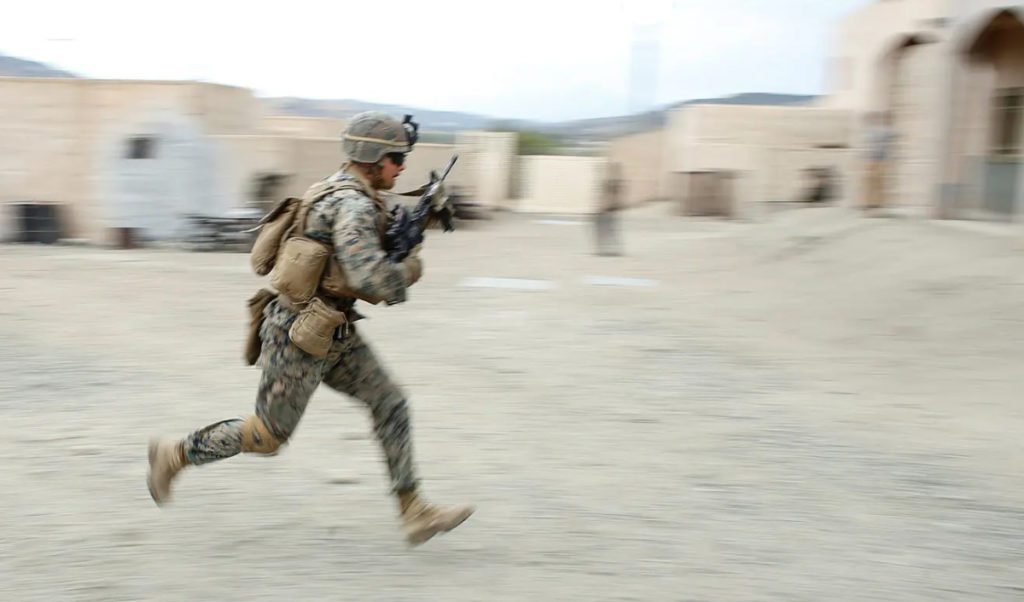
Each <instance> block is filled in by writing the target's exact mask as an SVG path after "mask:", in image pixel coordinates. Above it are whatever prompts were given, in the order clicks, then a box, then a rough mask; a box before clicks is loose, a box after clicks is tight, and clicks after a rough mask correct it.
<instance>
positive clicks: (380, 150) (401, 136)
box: [341, 111, 419, 163]
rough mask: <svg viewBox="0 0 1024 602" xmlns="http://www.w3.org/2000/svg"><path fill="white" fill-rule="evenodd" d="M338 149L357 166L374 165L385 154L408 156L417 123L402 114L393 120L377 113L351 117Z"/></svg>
mask: <svg viewBox="0 0 1024 602" xmlns="http://www.w3.org/2000/svg"><path fill="white" fill-rule="evenodd" d="M341 138H342V144H341V146H342V149H343V150H344V151H345V154H346V155H348V158H349V159H350V160H352V161H357V162H359V163H376V162H378V161H380V160H381V159H383V158H384V155H386V154H388V153H408V152H410V151H412V147H413V145H414V144H416V140H417V139H418V138H419V124H418V123H416V122H415V121H413V120H412V115H406V116H405V120H404V121H402V122H399V121H398V120H397V119H395V118H394V117H392V116H391V115H388V114H387V113H384V112H381V111H366V112H363V113H359V114H358V115H356V116H354V117H353V118H352V120H351V121H349V123H348V127H346V128H345V132H344V134H342V136H341Z"/></svg>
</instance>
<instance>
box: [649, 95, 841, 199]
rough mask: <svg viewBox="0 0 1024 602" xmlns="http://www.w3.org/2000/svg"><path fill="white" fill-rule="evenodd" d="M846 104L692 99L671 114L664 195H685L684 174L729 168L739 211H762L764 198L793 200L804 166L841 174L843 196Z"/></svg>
mask: <svg viewBox="0 0 1024 602" xmlns="http://www.w3.org/2000/svg"><path fill="white" fill-rule="evenodd" d="M851 135H852V134H851V127H850V120H849V113H848V111H845V110H842V109H830V108H824V107H818V106H797V107H772V106H765V107H762V106H734V105H692V106H687V107H682V108H680V109H677V110H675V111H673V112H672V113H670V114H669V118H668V120H667V126H666V131H665V133H664V137H663V143H664V144H663V148H664V164H665V166H666V172H668V173H669V174H679V175H675V176H673V175H668V176H667V177H668V183H667V184H666V188H665V196H667V197H668V198H671V199H674V200H676V201H681V200H682V199H683V195H685V194H687V191H688V190H689V187H688V185H687V179H686V176H685V174H687V173H695V172H705V171H730V172H733V174H734V176H735V179H734V180H733V181H732V184H731V187H732V190H733V193H734V195H735V199H736V202H735V204H734V210H735V212H736V213H735V214H736V215H738V216H741V217H742V216H750V215H753V214H756V213H757V211H758V205H759V203H763V202H773V201H795V200H798V199H799V198H800V192H801V190H802V189H803V187H804V186H805V184H806V182H807V174H806V170H807V169H809V168H816V167H831V168H833V169H835V170H837V171H838V172H839V174H840V179H841V181H842V186H841V188H840V190H841V192H842V193H843V197H842V199H841V200H842V201H843V202H849V198H850V195H852V194H853V190H852V186H851V184H852V182H853V181H854V176H853V174H852V173H851V171H852V170H853V169H854V166H853V165H852V162H851V153H850V151H849V148H848V147H849V146H850V139H851Z"/></svg>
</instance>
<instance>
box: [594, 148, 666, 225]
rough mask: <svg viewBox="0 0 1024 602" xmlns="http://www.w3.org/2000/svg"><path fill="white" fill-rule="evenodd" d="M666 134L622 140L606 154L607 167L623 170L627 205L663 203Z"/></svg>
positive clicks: (664, 193) (664, 194)
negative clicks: (610, 165)
mask: <svg viewBox="0 0 1024 602" xmlns="http://www.w3.org/2000/svg"><path fill="white" fill-rule="evenodd" d="M665 137H666V134H665V130H664V129H658V130H653V131H650V132H642V133H639V134H633V135H632V136H623V137H621V138H617V139H615V140H612V141H611V143H610V144H609V146H608V150H607V152H606V157H607V160H608V161H609V162H610V163H618V164H619V165H621V166H622V177H623V179H624V180H625V187H626V189H625V199H624V202H625V204H626V205H629V206H632V205H639V204H641V203H645V202H648V201H652V200H656V199H663V198H665V197H666V196H667V193H668V187H669V178H668V174H669V171H668V169H667V166H666V161H665V155H666V143H665Z"/></svg>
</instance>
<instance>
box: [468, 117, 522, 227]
mask: <svg viewBox="0 0 1024 602" xmlns="http://www.w3.org/2000/svg"><path fill="white" fill-rule="evenodd" d="M455 148H456V152H458V153H459V163H458V164H457V166H456V172H457V173H455V174H453V175H456V176H457V177H456V178H455V179H454V180H453V181H454V184H455V185H456V186H458V187H460V188H461V189H464V190H465V191H466V194H468V195H469V196H470V197H471V198H472V200H473V201H474V202H477V203H480V204H482V205H484V206H485V207H489V208H491V209H499V208H509V206H510V205H509V198H510V196H511V186H512V178H513V170H514V169H515V166H516V135H515V134H513V133H504V132H477V131H467V132H459V133H458V134H456V137H455Z"/></svg>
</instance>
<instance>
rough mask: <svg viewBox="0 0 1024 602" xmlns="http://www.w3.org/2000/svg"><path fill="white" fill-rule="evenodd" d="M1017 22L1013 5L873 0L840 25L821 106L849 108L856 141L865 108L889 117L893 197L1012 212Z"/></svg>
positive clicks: (1020, 41)
mask: <svg viewBox="0 0 1024 602" xmlns="http://www.w3.org/2000/svg"><path fill="white" fill-rule="evenodd" d="M1022 19H1024V3H1021V2H999V1H994V0H876V1H874V2H872V3H870V4H869V5H867V6H866V7H864V8H863V9H861V10H859V11H857V12H855V13H854V14H852V15H850V16H849V17H848V18H847V19H845V20H844V21H843V22H842V23H841V24H840V26H839V35H838V39H837V44H836V47H835V50H834V56H833V58H832V60H831V61H830V82H831V88H832V89H831V91H830V94H829V96H828V97H827V98H825V99H824V100H823V104H824V105H825V106H829V107H833V108H840V109H846V110H849V111H850V114H851V120H852V123H853V125H854V128H855V131H856V133H857V139H858V141H860V142H861V146H863V140H864V138H865V136H866V131H865V127H866V125H865V124H866V121H867V120H866V117H867V116H868V115H869V114H871V113H873V112H879V111H880V112H883V113H885V114H887V115H888V116H889V118H890V121H891V123H890V127H891V130H892V133H893V134H894V135H895V143H894V145H893V147H892V153H891V157H890V161H889V163H890V166H889V169H888V170H887V177H886V180H885V197H886V198H887V199H889V203H890V204H891V205H892V206H895V207H896V208H898V209H902V210H904V211H906V212H909V213H912V214H919V215H928V216H938V217H960V218H985V219H999V220H1008V219H1016V220H1020V219H1022V215H1024V170H1022V169H1021V155H1022V148H1021V140H1022V137H1024V119H1022V110H1024V109H1022V105H1024V100H1022V99H1024V93H1022V92H1024V25H1022ZM861 159H863V154H862V155H861ZM860 164H861V165H862V166H863V164H864V161H863V160H862V161H861V162H860ZM854 175H855V176H859V178H858V179H859V180H860V181H862V178H863V175H864V169H863V168H862V169H859V170H857V171H855V173H854Z"/></svg>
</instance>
